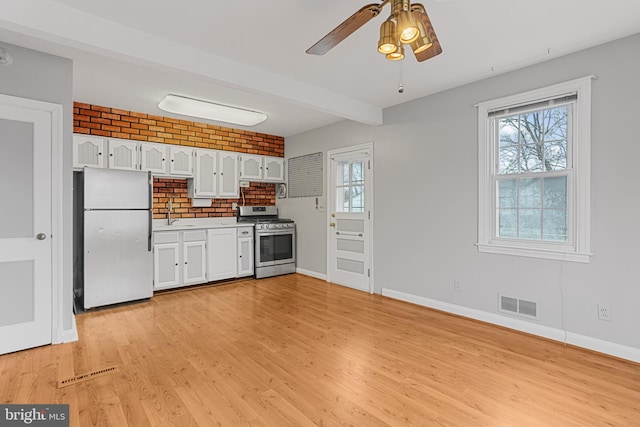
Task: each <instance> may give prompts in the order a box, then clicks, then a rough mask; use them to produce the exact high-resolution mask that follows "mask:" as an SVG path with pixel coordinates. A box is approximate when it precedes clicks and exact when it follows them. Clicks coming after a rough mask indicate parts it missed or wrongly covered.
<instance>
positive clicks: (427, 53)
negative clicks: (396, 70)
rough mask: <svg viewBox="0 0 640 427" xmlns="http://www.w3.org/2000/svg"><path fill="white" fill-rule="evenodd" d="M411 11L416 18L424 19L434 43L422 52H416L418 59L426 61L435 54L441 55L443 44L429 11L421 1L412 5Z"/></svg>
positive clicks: (428, 33)
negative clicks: (439, 39)
mask: <svg viewBox="0 0 640 427" xmlns="http://www.w3.org/2000/svg"><path fill="white" fill-rule="evenodd" d="M411 13H412V14H413V17H414V19H416V20H419V21H422V23H423V24H424V28H425V30H427V35H428V36H429V39H431V42H432V43H433V44H432V45H431V46H430V47H429V48H428V49H425V50H423V51H422V52H419V53H416V54H415V56H416V59H417V60H418V62H422V61H426V60H427V59H429V58H433V57H434V56H437V55H440V54H441V53H442V46H441V45H440V42H439V41H438V37H437V36H436V32H435V30H434V29H433V25H431V20H430V19H429V16H428V15H427V11H426V9H425V8H424V6H423V5H422V4H420V3H414V4H412V5H411Z"/></svg>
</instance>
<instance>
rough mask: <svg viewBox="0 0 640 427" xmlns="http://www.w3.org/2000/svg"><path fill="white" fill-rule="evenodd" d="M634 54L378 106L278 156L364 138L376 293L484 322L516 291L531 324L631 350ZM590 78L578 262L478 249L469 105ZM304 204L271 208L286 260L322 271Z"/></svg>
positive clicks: (316, 235) (636, 286)
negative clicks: (292, 233)
mask: <svg viewBox="0 0 640 427" xmlns="http://www.w3.org/2000/svg"><path fill="white" fill-rule="evenodd" d="M638 52H640V35H635V36H632V37H628V38H625V39H622V40H618V41H615V42H612V43H608V44H605V45H601V46H598V47H595V48H592V49H588V50H584V51H581V52H578V53H575V54H571V55H568V56H564V57H561V58H557V59H554V60H550V61H548V62H545V63H542V64H538V65H535V66H531V67H527V68H524V69H521V70H517V71H514V72H510V73H507V74H502V75H497V76H495V77H492V78H489V79H486V80H483V81H479V82H476V83H472V84H469V85H465V86H461V87H458V88H455V89H452V90H448V91H446V92H442V93H438V94H435V95H432V96H428V97H425V98H421V99H418V100H415V101H412V102H408V103H405V104H402V105H399V106H396V107H392V108H389V109H386V110H385V112H384V125H382V126H380V127H369V126H364V125H359V124H355V123H351V122H341V123H338V124H335V125H331V126H327V127H324V128H320V129H316V130H314V131H310V132H306V133H303V134H299V135H295V136H293V137H290V138H287V139H286V144H285V147H286V153H285V154H286V157H294V156H298V155H302V154H307V153H313V152H318V151H323V152H326V151H327V150H328V149H332V148H336V147H344V146H349V145H355V144H359V143H362V142H373V143H374V152H375V154H374V157H375V163H374V164H375V176H374V179H375V207H374V218H375V221H374V241H375V246H374V248H375V249H374V250H375V252H374V263H375V264H374V266H373V272H374V277H375V291H376V292H380V291H381V289H382V288H389V289H393V290H397V291H401V292H405V293H408V294H412V295H416V296H420V297H425V298H430V299H435V300H438V301H441V302H445V303H451V304H456V305H458V306H463V307H468V308H471V309H476V310H481V311H482V312H487V313H494V314H496V313H497V294H498V293H499V292H500V293H504V294H508V295H514V296H519V297H522V298H525V299H532V300H535V301H537V302H538V304H539V315H540V318H539V320H538V321H531V322H535V323H537V324H539V325H543V326H549V327H552V328H558V329H565V330H567V331H569V332H572V333H576V334H581V335H585V336H588V337H592V338H596V339H601V340H604V341H608V342H611V343H617V344H621V345H626V346H630V347H634V348H637V349H640V334H638V333H637V331H636V329H637V325H640V310H638V308H637V307H638V304H639V302H640V261H639V260H640V249H639V247H638V246H639V245H638V242H639V241H640V239H639V237H640V219H639V218H640V215H639V211H640V191H638V190H637V185H636V183H637V182H638V178H637V177H636V176H635V175H636V173H637V170H638V166H637V165H638V162H639V160H640V137H639V136H638V135H640V133H639V132H638V131H637V130H636V129H635V126H634V124H635V123H637V121H638V116H639V113H640V109H639V108H638V107H637V105H638V102H639V101H640V83H639V81H638V76H640V55H638ZM425 66H428V64H427V65H425ZM590 74H595V75H596V76H597V77H598V79H597V80H595V81H593V95H592V113H593V118H592V176H591V184H592V192H591V203H592V211H591V214H592V223H591V233H592V242H591V248H592V252H593V254H594V256H593V257H592V259H591V263H589V264H579V263H571V262H561V261H550V260H541V259H533V258H521V257H514V256H503V255H496V254H480V253H478V251H477V249H476V248H475V246H474V244H475V243H476V241H477V169H478V168H477V161H478V160H477V151H478V150H477V144H478V137H477V110H476V108H475V107H474V105H475V104H477V103H478V102H481V101H485V100H489V99H493V98H498V97H502V96H507V95H510V94H514V93H519V92H523V91H527V90H531V89H536V88H539V87H544V86H547V85H550V84H554V83H560V82H564V81H567V80H571V79H574V78H578V77H583V76H586V75H590ZM325 185H326V184H325ZM325 194H326V192H325ZM314 202H315V200H311V199H283V200H278V205H279V206H280V209H281V213H282V215H283V216H287V217H291V218H293V219H295V220H296V222H297V223H298V242H299V251H298V266H299V267H300V268H303V269H306V270H309V271H312V272H317V273H319V274H324V273H326V225H325V224H326V216H325V215H326V214H325V213H321V212H317V211H316V210H315V203H314ZM409 209H411V211H416V210H417V211H418V212H419V215H415V214H414V215H412V213H411V212H408V210H409ZM454 280H459V281H461V283H462V291H461V292H457V291H455V290H454V288H453V281H454ZM598 304H607V305H609V307H610V309H611V312H612V321H610V322H603V321H599V320H598V319H597V305H598Z"/></svg>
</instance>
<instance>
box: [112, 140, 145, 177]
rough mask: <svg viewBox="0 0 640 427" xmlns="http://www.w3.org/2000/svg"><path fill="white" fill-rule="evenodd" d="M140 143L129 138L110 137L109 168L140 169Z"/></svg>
mask: <svg viewBox="0 0 640 427" xmlns="http://www.w3.org/2000/svg"><path fill="white" fill-rule="evenodd" d="M139 147H140V143H139V142H137V141H131V140H127V139H109V150H108V153H109V156H108V165H107V166H108V167H109V169H123V170H138V169H140V162H139V160H138V152H139V151H140V150H139Z"/></svg>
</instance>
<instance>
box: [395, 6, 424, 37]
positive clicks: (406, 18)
mask: <svg viewBox="0 0 640 427" xmlns="http://www.w3.org/2000/svg"><path fill="white" fill-rule="evenodd" d="M396 17H397V19H398V34H399V35H400V41H401V42H402V43H405V44H409V43H412V42H413V41H415V40H416V39H417V38H418V36H420V30H419V29H418V25H417V24H416V21H415V19H413V15H412V14H411V12H409V11H406V10H403V11H402V12H399V13H398V14H397V16H396Z"/></svg>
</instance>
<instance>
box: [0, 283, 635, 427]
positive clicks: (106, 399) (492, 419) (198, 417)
mask: <svg viewBox="0 0 640 427" xmlns="http://www.w3.org/2000/svg"><path fill="white" fill-rule="evenodd" d="M77 323H78V332H79V335H80V340H79V341H78V342H76V343H70V344H63V345H56V346H46V347H41V348H37V349H32V350H27V351H23V352H18V353H13V354H8V355H3V356H0V373H1V375H0V403H68V404H70V410H71V425H72V426H83V427H84V426H93V425H105V426H106V425H109V426H118V427H120V426H135V427H139V426H148V425H161V426H181V427H182V426H192V425H198V426H215V425H224V426H235V425H265V426H306V425H322V426H332V425H354V426H378V425H391V426H430V425H445V426H538V425H553V426H565V425H569V426H573V425H575V426H603V425H612V426H627V425H640V365H637V364H634V363H630V362H625V361H621V360H617V359H613V358H609V357H606V356H603V355H598V354H594V353H591V352H588V351H584V350H580V349H576V348H571V347H565V346H563V345H562V344H559V343H554V342H550V341H546V340H543V339H538V338H535V337H531V336H527V335H524V334H520V333H516V332H512V331H509V330H506V329H502V328H499V327H495V326H491V325H486V324H483V323H480V322H475V321H471V320H466V319H462V318H459V317H455V316H451V315H447V314H444V313H440V312H437V311H432V310H429V309H426V308H423V307H418V306H414V305H411V304H407V303H403V302H399V301H394V300H391V299H387V298H383V297H381V296H378V295H373V296H372V295H368V294H365V293H361V292H358V291H353V290H350V289H347V288H343V287H340V286H337V285H332V284H327V283H326V282H323V281H320V280H316V279H313V278H309V277H306V276H302V275H297V274H294V275H288V276H280V277H277V278H270V279H262V280H248V281H244V282H239V283H233V284H227V285H222V286H215V287H205V288H198V289H191V290H188V291H183V292H176V293H171V294H163V295H159V296H156V297H154V298H153V300H152V301H151V302H148V303H142V304H137V305H131V306H125V307H118V308H114V309H108V310H102V311H98V312H93V313H88V314H83V315H80V316H78V317H77ZM110 366H118V371H117V372H115V373H111V374H109V375H106V376H103V377H99V378H94V379H92V380H90V381H86V382H82V383H79V384H76V385H71V386H68V387H64V388H60V389H58V388H56V382H57V380H59V379H64V378H68V377H71V376H73V375H74V374H81V373H86V372H89V371H94V370H99V369H102V368H105V367H110Z"/></svg>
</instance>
